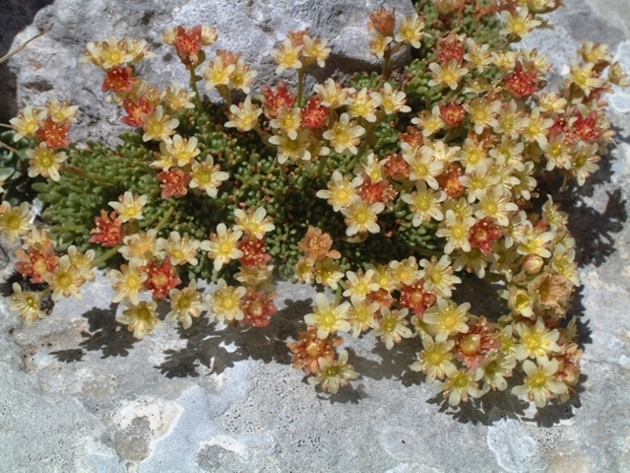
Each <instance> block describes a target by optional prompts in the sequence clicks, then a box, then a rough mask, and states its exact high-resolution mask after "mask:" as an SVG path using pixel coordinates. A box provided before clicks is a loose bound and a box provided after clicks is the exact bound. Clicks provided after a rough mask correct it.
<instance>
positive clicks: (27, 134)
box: [9, 105, 48, 141]
mask: <svg viewBox="0 0 630 473" xmlns="http://www.w3.org/2000/svg"><path fill="white" fill-rule="evenodd" d="M47 115H48V113H47V111H46V110H38V109H36V108H33V106H32V105H29V106H27V107H25V108H23V109H22V110H20V111H19V112H18V115H17V117H14V118H12V119H11V120H9V123H11V125H12V128H13V129H14V130H15V135H13V141H19V140H21V139H22V138H33V137H34V136H35V134H36V133H37V130H39V123H40V122H41V121H43V120H45V119H46V117H47Z"/></svg>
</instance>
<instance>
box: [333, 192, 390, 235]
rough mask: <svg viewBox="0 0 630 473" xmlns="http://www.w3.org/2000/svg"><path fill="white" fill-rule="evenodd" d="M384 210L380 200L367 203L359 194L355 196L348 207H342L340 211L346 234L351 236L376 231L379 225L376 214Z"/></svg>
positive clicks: (378, 230)
mask: <svg viewBox="0 0 630 473" xmlns="http://www.w3.org/2000/svg"><path fill="white" fill-rule="evenodd" d="M383 210H385V205H383V203H382V202H375V203H373V204H368V203H367V202H365V201H364V200H363V199H361V198H360V197H359V196H357V197H355V198H354V199H353V200H352V201H351V202H350V205H349V206H348V207H345V208H342V209H341V213H342V214H344V215H345V217H346V218H345V222H346V225H347V226H348V228H346V235H348V236H352V235H356V234H357V233H364V232H370V233H378V232H380V231H381V227H379V226H378V223H376V221H377V220H378V214H380V213H381V212H382V211H383Z"/></svg>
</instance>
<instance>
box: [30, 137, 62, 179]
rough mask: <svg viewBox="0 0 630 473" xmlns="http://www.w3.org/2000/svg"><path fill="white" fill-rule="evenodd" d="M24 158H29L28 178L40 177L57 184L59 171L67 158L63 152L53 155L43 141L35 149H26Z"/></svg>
mask: <svg viewBox="0 0 630 473" xmlns="http://www.w3.org/2000/svg"><path fill="white" fill-rule="evenodd" d="M26 156H28V158H29V160H28V164H29V168H28V175H29V177H36V176H40V175H41V176H42V177H49V178H50V179H52V180H53V181H55V182H58V181H59V179H60V176H59V169H60V168H61V164H62V163H63V162H64V161H65V160H66V159H67V158H68V156H67V155H66V153H64V152H63V151H61V152H59V153H55V152H54V151H53V150H52V149H50V148H48V146H47V145H46V143H45V142H43V141H42V142H41V143H40V144H39V146H38V147H37V148H35V149H27V150H26Z"/></svg>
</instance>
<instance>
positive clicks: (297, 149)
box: [269, 130, 313, 164]
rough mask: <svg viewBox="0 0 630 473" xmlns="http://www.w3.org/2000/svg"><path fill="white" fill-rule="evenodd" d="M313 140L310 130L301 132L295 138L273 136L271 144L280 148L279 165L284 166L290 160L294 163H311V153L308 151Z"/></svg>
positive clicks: (270, 140) (270, 139)
mask: <svg viewBox="0 0 630 473" xmlns="http://www.w3.org/2000/svg"><path fill="white" fill-rule="evenodd" d="M312 139H313V135H312V134H311V132H310V131H309V130H300V132H299V133H298V134H296V135H295V138H291V136H288V135H273V136H272V137H271V138H269V143H271V144H274V145H276V146H277V147H278V163H280V164H284V163H286V162H287V160H288V159H291V160H292V161H299V160H303V161H310V160H311V153H310V151H309V150H308V148H309V145H310V143H311V141H312Z"/></svg>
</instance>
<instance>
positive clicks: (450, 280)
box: [0, 0, 628, 407]
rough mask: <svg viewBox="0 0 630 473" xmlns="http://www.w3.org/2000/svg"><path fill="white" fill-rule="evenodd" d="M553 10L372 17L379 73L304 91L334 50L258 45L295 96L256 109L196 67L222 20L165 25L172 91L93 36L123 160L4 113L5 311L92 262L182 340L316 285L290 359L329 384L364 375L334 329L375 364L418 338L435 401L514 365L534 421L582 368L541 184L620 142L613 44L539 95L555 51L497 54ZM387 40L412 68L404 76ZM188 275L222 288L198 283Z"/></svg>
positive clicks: (574, 282) (75, 287) (519, 5)
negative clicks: (9, 244)
mask: <svg viewBox="0 0 630 473" xmlns="http://www.w3.org/2000/svg"><path fill="white" fill-rule="evenodd" d="M559 3H560V2H558V1H555V0H528V1H504V0H499V1H497V2H496V3H495V2H492V3H486V2H473V1H469V0H456V1H454V0H433V1H432V2H421V3H420V4H418V6H417V7H418V13H416V14H413V15H411V16H408V17H403V16H397V15H396V14H395V13H394V11H393V10H388V9H386V8H384V7H382V8H381V9H379V10H378V11H376V12H373V13H370V14H369V17H370V18H369V19H370V21H369V25H368V28H369V33H370V44H369V48H370V52H371V53H372V54H374V55H376V56H377V57H378V58H381V59H382V61H383V71H382V72H381V73H380V74H377V73H375V72H372V73H357V74H355V75H354V76H352V77H351V78H350V79H349V80H348V81H347V83H346V84H341V83H339V82H335V81H334V80H332V79H328V80H326V81H325V82H323V83H320V84H317V85H315V87H314V89H313V91H312V92H309V91H306V90H305V86H304V84H305V75H306V74H307V73H308V71H309V69H311V68H316V67H323V66H324V63H325V61H326V60H327V58H328V56H329V54H330V51H331V48H330V47H329V46H328V44H327V42H326V41H325V40H322V39H319V38H316V37H314V36H312V35H311V34H310V33H309V32H308V31H294V32H291V33H290V34H289V35H288V38H287V39H286V40H285V41H283V42H282V43H281V44H280V45H278V47H277V48H275V49H273V50H272V51H271V53H270V54H271V55H272V56H273V58H274V59H275V61H276V63H277V70H276V72H277V74H278V75H279V76H282V75H283V74H297V90H294V89H292V88H290V87H289V86H287V85H286V84H285V83H284V82H283V81H279V82H277V83H276V84H275V85H273V86H269V85H263V86H261V87H260V94H259V95H255V94H254V93H253V91H252V90H251V87H252V84H253V80H254V77H255V76H256V73H255V72H254V71H252V70H250V68H249V66H247V65H246V64H245V62H244V61H243V59H242V57H241V55H240V53H234V52H230V51H225V50H217V51H215V52H214V56H213V58H212V59H211V60H209V61H207V60H206V51H205V50H204V49H203V48H204V47H208V46H211V45H212V44H213V43H214V42H215V41H216V39H217V33H216V31H215V29H214V28H209V27H207V26H193V27H184V26H179V27H177V28H173V29H169V30H167V31H166V32H165V33H164V41H165V42H166V43H167V44H170V45H172V46H173V48H174V49H175V51H176V52H177V55H178V57H179V59H180V60H181V62H182V64H183V66H184V67H185V68H186V69H187V70H188V72H189V73H190V81H189V84H188V87H184V86H182V85H181V84H177V83H173V84H171V85H170V86H169V87H168V88H167V89H166V90H159V89H158V88H157V87H154V86H152V85H151V84H149V83H148V82H146V81H145V80H143V79H141V78H140V77H139V76H138V75H137V73H136V66H137V64H138V63H139V62H141V61H143V60H146V59H149V58H150V57H151V55H152V54H151V53H150V51H149V50H148V48H147V45H146V42H144V41H140V40H135V39H128V38H125V39H121V40H118V39H115V38H109V39H106V40H104V41H102V42H95V43H89V44H88V46H87V50H86V55H85V58H84V59H85V60H86V61H87V62H90V63H92V64H94V65H95V66H97V67H99V68H101V69H102V70H103V72H104V73H105V78H104V82H103V91H105V92H107V93H109V94H110V96H111V99H112V100H113V101H115V102H116V103H118V104H120V106H121V107H123V108H124V110H125V112H126V115H125V117H124V118H123V119H122V121H123V122H124V123H126V124H128V125H130V126H131V127H133V128H135V131H133V132H129V133H125V134H123V135H122V136H121V139H122V141H123V144H122V145H121V146H119V147H118V148H117V149H116V150H112V149H110V148H108V147H107V146H105V145H104V144H102V143H96V142H90V143H88V144H87V146H77V145H74V144H72V143H71V142H70V140H69V138H68V130H69V128H70V126H71V123H72V121H74V120H75V116H76V112H77V109H76V107H75V106H71V105H69V104H68V103H67V102H61V103H60V102H59V101H57V100H56V99H51V100H50V101H49V102H48V103H47V104H46V107H45V108H41V109H37V108H34V107H31V106H29V107H26V108H25V109H23V110H22V111H21V112H20V113H19V115H18V117H16V118H14V119H13V120H11V124H12V128H13V130H14V131H15V135H14V140H15V141H16V142H17V143H27V144H28V146H29V149H28V150H27V151H26V157H25V158H24V159H25V160H26V159H27V160H28V175H29V176H30V177H31V178H34V179H35V178H36V179H38V181H37V182H35V183H33V185H32V188H33V189H34V190H35V191H36V192H37V194H38V197H39V199H40V200H41V201H42V202H43V203H44V204H45V205H44V209H43V212H42V213H41V219H42V220H43V222H45V224H43V225H38V226H37V227H35V226H34V225H33V224H32V223H31V221H30V219H29V216H28V215H29V209H30V206H29V204H28V203H22V204H21V205H19V206H18V205H11V203H9V202H6V201H5V202H3V204H2V207H0V229H1V230H2V231H3V232H4V233H5V234H6V235H7V236H8V237H9V238H12V239H14V240H17V239H18V238H19V239H21V242H22V247H21V248H20V249H19V250H18V252H17V257H18V262H17V264H16V269H17V271H18V272H19V273H21V274H22V276H23V277H24V278H25V279H28V280H29V281H30V282H31V283H33V284H43V285H44V286H43V287H44V289H42V290H41V291H35V290H28V291H27V290H25V289H23V288H22V287H21V286H20V285H19V284H14V286H13V287H14V290H15V294H14V295H13V297H12V299H13V300H12V304H11V307H12V308H13V309H15V310H17V311H18V312H19V314H20V316H21V317H24V318H25V320H26V322H27V323H29V324H30V323H33V322H34V321H36V320H37V319H38V318H41V317H44V316H46V313H45V311H43V310H42V308H41V300H42V298H44V297H47V296H50V297H52V299H53V300H55V301H56V300H59V299H60V298H62V297H70V296H80V287H81V286H82V284H83V283H84V282H85V281H88V280H90V279H92V278H93V277H94V269H95V268H103V269H104V268H108V269H109V271H108V273H107V274H108V276H109V277H110V278H111V279H112V282H113V289H114V291H115V297H114V302H123V303H124V305H125V309H124V310H123V311H122V313H121V314H120V315H118V316H117V320H118V321H119V322H121V323H123V324H127V325H128V328H129V330H130V331H133V334H134V336H135V337H137V338H142V337H143V336H144V335H146V334H148V333H150V332H151V331H152V330H153V329H154V328H156V327H158V326H161V325H163V321H162V320H161V319H160V318H158V316H157V312H156V308H157V304H158V303H160V302H164V301H166V302H168V303H170V306H171V311H170V312H169V313H168V314H167V315H166V317H165V321H167V322H175V321H178V322H179V323H181V324H182V325H183V327H184V328H188V327H189V326H190V325H191V324H192V319H193V318H197V317H200V316H201V315H202V314H207V316H208V317H211V318H213V319H214V320H215V321H216V322H218V323H221V324H227V325H243V326H254V327H264V326H266V325H268V323H269V321H270V318H271V317H272V316H273V314H274V313H275V312H276V311H277V308H276V306H275V304H274V298H275V296H276V293H275V286H274V284H273V281H274V277H275V276H278V277H281V278H284V279H294V280H296V281H299V282H304V283H310V284H314V285H315V286H316V287H317V289H318V293H317V295H316V298H315V304H314V308H313V312H312V313H310V314H308V315H306V316H305V317H304V322H305V324H306V329H305V331H303V332H301V333H300V334H299V335H298V336H297V340H294V341H290V342H289V343H288V347H289V349H290V350H291V351H292V353H293V364H294V365H295V366H296V367H298V368H301V369H303V370H304V371H305V373H306V375H308V376H309V378H308V380H309V382H310V383H312V384H315V385H320V387H321V388H322V389H324V390H327V391H329V392H331V393H336V392H337V391H338V389H339V388H340V387H341V386H344V385H346V384H347V383H348V381H349V380H350V379H354V378H356V377H357V376H358V373H356V372H355V371H354V370H353V368H352V366H351V365H350V364H348V352H347V351H346V350H343V349H340V348H339V347H340V346H342V345H343V342H344V340H343V338H342V335H343V334H346V336H351V337H361V336H364V335H374V336H376V337H378V338H379V339H380V340H381V342H383V343H384V344H385V346H386V348H387V349H388V350H389V349H393V348H394V346H395V345H396V344H397V343H400V342H401V341H402V339H411V338H415V340H412V341H410V342H409V343H416V344H417V350H418V359H417V361H415V362H414V363H413V364H412V365H411V367H410V368H411V369H412V370H415V371H421V372H423V373H424V374H425V379H426V381H427V382H429V383H433V384H434V385H436V386H437V387H438V388H440V389H442V390H443V392H444V396H445V397H447V398H448V402H449V403H450V404H451V405H457V404H459V403H460V402H461V401H467V400H468V399H469V397H474V398H477V397H480V396H482V395H483V394H485V393H486V392H488V391H490V390H506V389H508V387H510V383H509V382H508V379H506V378H510V377H511V376H512V374H513V372H515V371H520V372H522V376H521V377H520V379H522V384H519V385H512V386H511V390H512V392H513V393H515V394H518V395H527V396H528V397H529V399H531V400H533V401H534V403H535V404H536V406H537V407H543V406H544V405H546V403H547V402H548V401H550V400H553V401H554V402H556V401H557V402H563V401H566V400H567V399H569V397H570V396H571V394H572V393H573V392H574V391H575V386H576V384H577V382H578V376H579V359H580V357H581V354H582V351H581V350H580V349H579V348H578V345H577V336H578V333H577V328H576V320H575V318H572V319H570V320H568V319H567V317H566V315H567V311H568V309H569V308H570V303H571V296H572V294H573V292H574V290H575V287H576V286H578V285H579V279H578V271H577V265H576V263H575V261H574V258H575V249H574V246H575V240H574V239H573V238H572V237H571V235H570V234H569V231H568V230H567V215H566V214H565V213H564V212H562V211H561V210H560V209H559V206H558V205H557V204H555V203H554V202H553V199H552V198H551V196H550V195H548V191H546V190H544V189H546V188H547V187H548V186H546V187H545V188H543V187H542V186H541V185H540V184H541V182H543V181H544V182H545V183H550V182H551V183H556V184H557V186H558V187H559V188H560V190H561V191H565V190H566V189H567V187H568V186H573V185H574V184H573V183H575V184H577V185H582V184H583V183H584V181H585V179H586V178H587V177H588V176H589V175H590V174H591V173H593V172H594V171H596V170H597V168H598V166H597V164H596V163H597V162H598V161H599V160H600V159H601V157H602V156H603V155H604V154H605V153H606V147H607V145H608V144H609V143H611V141H612V137H613V134H614V133H613V132H612V131H611V130H610V124H609V122H608V121H607V120H606V117H605V102H604V101H603V95H604V94H605V93H610V92H611V91H612V86H613V85H619V86H625V85H627V84H628V82H627V78H626V75H625V74H624V73H623V71H622V70H621V68H620V67H619V64H617V63H613V62H612V58H611V57H610V55H609V54H608V50H607V47H606V46H604V45H601V44H593V43H591V42H588V43H585V44H584V46H583V47H581V48H580V50H579V51H578V54H579V59H578V60H576V61H575V62H574V63H573V65H572V67H571V71H570V73H569V74H567V76H566V77H565V79H564V82H563V84H562V86H561V88H560V89H559V90H558V91H555V92H554V91H549V90H546V89H544V86H545V85H546V81H545V79H544V77H545V74H546V73H547V72H548V71H549V69H550V67H551V64H550V63H549V62H548V59H547V58H546V57H545V56H544V55H539V54H538V53H537V51H535V50H533V51H523V50H520V51H519V50H516V49H513V46H514V45H515V44H516V43H518V41H520V39H521V38H522V37H525V36H527V35H528V34H529V33H530V32H531V31H532V30H533V29H535V28H537V27H541V26H545V25H546V20H544V18H543V17H544V14H545V13H548V12H550V11H553V10H555V9H556V8H557V7H558V6H559ZM401 48H411V49H412V50H413V56H414V59H413V60H412V62H411V63H410V64H408V65H407V66H406V67H404V69H400V70H396V69H393V68H392V66H391V62H392V57H393V56H394V55H395V54H396V53H397V52H398V51H399V50H400V49H401ZM200 85H203V86H205V89H207V90H212V89H215V90H217V91H218V92H219V94H220V95H221V96H222V97H223V100H224V102H223V103H222V104H214V103H211V102H210V101H209V100H208V99H206V98H204V97H203V95H202V94H201V93H200V90H199V89H200V87H199V86H200ZM463 278H465V279H466V280H468V281H470V282H471V283H472V284H474V283H475V281H478V282H484V283H485V284H486V285H487V287H489V288H491V289H493V290H495V291H496V294H497V297H499V298H501V300H503V306H504V310H503V314H501V315H500V316H499V317H496V316H495V317H490V314H488V316H484V315H482V314H473V313H471V312H470V310H471V304H470V303H469V302H463V303H459V302H456V301H455V299H454V293H455V292H456V288H457V286H458V285H459V284H461V283H462V279H463ZM199 279H204V280H211V281H214V282H216V283H217V284H216V286H215V287H214V290H213V291H212V293H208V294H204V292H203V291H202V290H201V289H199V287H198V284H197V281H198V280H199ZM183 280H185V281H189V282H188V284H187V285H185V283H183V282H182V281H183ZM479 280H482V281H479ZM513 384H514V383H513Z"/></svg>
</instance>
